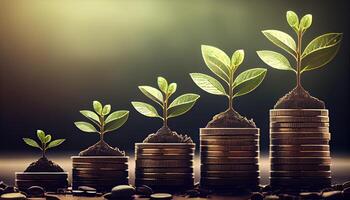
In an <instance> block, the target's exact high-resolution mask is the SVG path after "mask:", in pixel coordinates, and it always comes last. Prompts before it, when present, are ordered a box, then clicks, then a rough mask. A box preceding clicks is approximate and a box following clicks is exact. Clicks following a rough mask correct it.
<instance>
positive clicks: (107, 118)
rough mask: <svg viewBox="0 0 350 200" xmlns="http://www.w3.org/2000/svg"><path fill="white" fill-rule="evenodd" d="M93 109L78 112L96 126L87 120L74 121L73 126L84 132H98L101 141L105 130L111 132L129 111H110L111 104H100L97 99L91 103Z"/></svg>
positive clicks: (126, 116)
mask: <svg viewBox="0 0 350 200" xmlns="http://www.w3.org/2000/svg"><path fill="white" fill-rule="evenodd" d="M92 105H93V109H94V111H90V110H81V111H80V113H81V114H82V115H84V116H85V117H86V118H88V119H89V120H90V121H91V122H92V123H93V124H95V126H97V128H96V127H95V126H94V125H92V124H91V123H89V122H81V121H79V122H74V124H75V126H76V127H77V128H78V129H80V130H81V131H83V132H86V133H98V134H99V135H100V141H103V136H104V134H105V133H107V132H111V131H114V130H117V129H118V128H120V127H121V126H122V125H123V124H124V123H125V122H126V121H127V120H128V117H129V111H127V110H119V111H115V112H112V113H111V114H109V113H110V112H111V105H110V104H107V105H105V106H102V104H101V103H100V102H99V101H93V103H92Z"/></svg>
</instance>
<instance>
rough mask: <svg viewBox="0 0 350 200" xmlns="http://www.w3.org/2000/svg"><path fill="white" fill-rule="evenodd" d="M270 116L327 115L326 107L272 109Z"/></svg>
mask: <svg viewBox="0 0 350 200" xmlns="http://www.w3.org/2000/svg"><path fill="white" fill-rule="evenodd" d="M270 116H298V117H312V116H328V110H326V109H272V110H270Z"/></svg>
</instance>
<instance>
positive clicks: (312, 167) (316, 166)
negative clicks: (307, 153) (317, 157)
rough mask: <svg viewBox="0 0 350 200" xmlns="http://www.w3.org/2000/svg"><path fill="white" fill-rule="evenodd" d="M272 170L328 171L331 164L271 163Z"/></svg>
mask: <svg viewBox="0 0 350 200" xmlns="http://www.w3.org/2000/svg"><path fill="white" fill-rule="evenodd" d="M271 170H272V171H329V170H331V165H330V164H326V165H319V164H302V165H300V164H294V165H290V164H273V163H272V164H271Z"/></svg>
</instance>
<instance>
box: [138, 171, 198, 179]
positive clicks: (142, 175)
mask: <svg viewBox="0 0 350 200" xmlns="http://www.w3.org/2000/svg"><path fill="white" fill-rule="evenodd" d="M135 177H136V178H150V179H188V178H194V175H193V173H140V172H136V173H135Z"/></svg>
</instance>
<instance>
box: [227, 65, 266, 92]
mask: <svg viewBox="0 0 350 200" xmlns="http://www.w3.org/2000/svg"><path fill="white" fill-rule="evenodd" d="M257 69H259V68H257ZM253 70H255V69H253ZM260 70H261V71H263V73H260V75H258V76H255V77H254V78H252V79H249V80H248V81H245V82H243V83H241V84H240V85H239V86H238V87H236V89H237V90H238V91H237V92H236V93H235V95H234V96H233V98H235V97H239V96H242V95H245V94H247V93H249V92H251V91H253V90H255V89H256V88H257V87H258V86H259V85H260V83H261V82H262V81H263V80H264V78H265V75H266V71H267V70H266V69H262V68H260ZM242 73H245V72H242Z"/></svg>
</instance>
